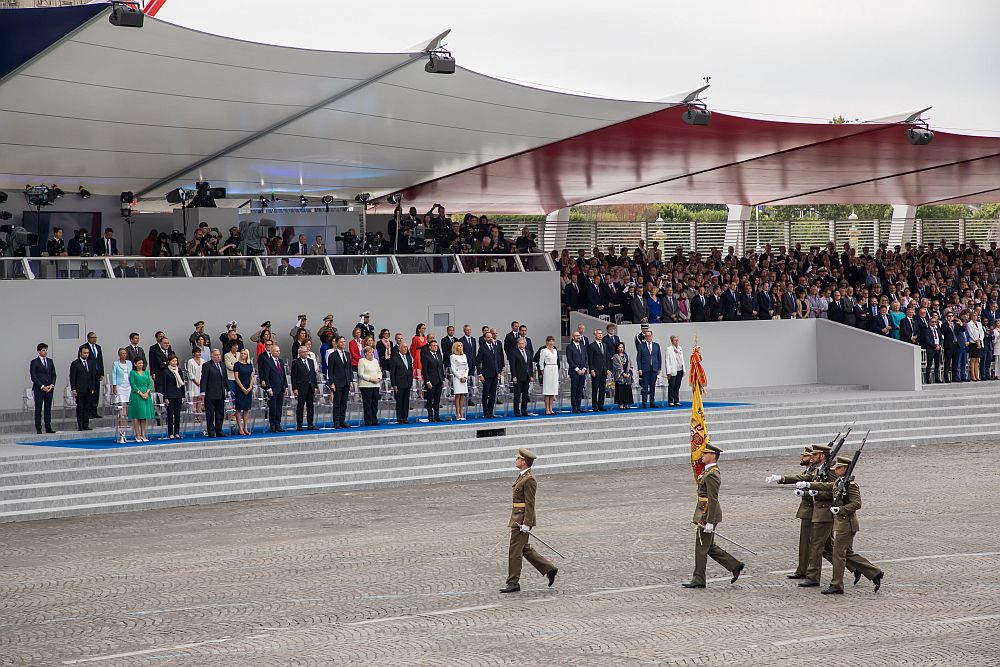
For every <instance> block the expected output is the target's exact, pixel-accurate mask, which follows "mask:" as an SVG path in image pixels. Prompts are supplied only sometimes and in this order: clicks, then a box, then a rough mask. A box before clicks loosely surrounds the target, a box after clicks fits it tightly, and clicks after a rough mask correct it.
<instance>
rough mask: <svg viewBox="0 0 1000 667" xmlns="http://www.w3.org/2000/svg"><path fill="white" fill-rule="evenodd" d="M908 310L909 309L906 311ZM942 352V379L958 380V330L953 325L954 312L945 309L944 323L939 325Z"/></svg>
mask: <svg viewBox="0 0 1000 667" xmlns="http://www.w3.org/2000/svg"><path fill="white" fill-rule="evenodd" d="M908 312H909V311H908ZM941 333H942V337H941V340H942V353H943V357H944V373H943V375H944V381H945V382H957V381H958V375H959V373H958V331H957V329H956V327H955V314H954V313H953V312H951V311H950V310H946V311H945V314H944V323H943V324H942V325H941Z"/></svg>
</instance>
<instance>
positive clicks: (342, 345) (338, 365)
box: [326, 336, 352, 428]
mask: <svg viewBox="0 0 1000 667" xmlns="http://www.w3.org/2000/svg"><path fill="white" fill-rule="evenodd" d="M326 367H327V377H328V378H329V383H330V391H332V392H333V427H334V428H350V427H349V426H348V425H347V399H348V397H349V396H350V392H351V380H352V375H351V355H350V353H348V351H347V339H346V338H344V337H343V336H337V345H336V347H334V348H333V349H332V350H330V352H329V354H327V356H326Z"/></svg>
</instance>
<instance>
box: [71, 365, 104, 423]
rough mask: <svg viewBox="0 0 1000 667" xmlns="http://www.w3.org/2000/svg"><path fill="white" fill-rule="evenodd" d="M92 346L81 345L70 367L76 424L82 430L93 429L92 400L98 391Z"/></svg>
mask: <svg viewBox="0 0 1000 667" xmlns="http://www.w3.org/2000/svg"><path fill="white" fill-rule="evenodd" d="M89 357H90V348H89V347H87V346H86V345H81V346H80V348H79V350H78V351H77V358H76V360H75V361H74V362H73V363H72V364H70V367H69V386H70V390H71V391H72V392H73V396H74V398H76V425H77V427H78V428H79V429H80V430H81V431H92V430H93V429H92V428H90V415H91V413H92V412H93V408H91V402H92V401H93V398H94V395H95V394H96V392H97V368H95V367H94V363H93V362H92V361H90V359H89Z"/></svg>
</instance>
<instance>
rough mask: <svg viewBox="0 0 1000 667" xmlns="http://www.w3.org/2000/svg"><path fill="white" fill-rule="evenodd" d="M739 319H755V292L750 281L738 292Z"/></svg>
mask: <svg viewBox="0 0 1000 667" xmlns="http://www.w3.org/2000/svg"><path fill="white" fill-rule="evenodd" d="M740 319H741V320H755V319H757V294H756V293H755V292H754V291H753V285H751V284H750V283H747V284H746V285H744V286H743V292H742V293H741V294H740Z"/></svg>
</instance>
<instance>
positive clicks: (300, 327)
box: [288, 315, 312, 356]
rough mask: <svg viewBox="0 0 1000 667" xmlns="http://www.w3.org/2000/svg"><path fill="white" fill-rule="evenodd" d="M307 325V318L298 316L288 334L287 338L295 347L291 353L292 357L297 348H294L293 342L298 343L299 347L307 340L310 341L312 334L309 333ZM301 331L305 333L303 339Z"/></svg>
mask: <svg viewBox="0 0 1000 667" xmlns="http://www.w3.org/2000/svg"><path fill="white" fill-rule="evenodd" d="M308 324H309V318H308V317H306V316H305V315H299V316H298V318H297V319H296V320H295V326H294V327H292V328H291V330H289V332H288V337H289V338H291V339H292V345H293V347H295V350H293V351H292V355H293V356H295V355H296V353H297V351H298V347H297V346H295V341H299V345H301V344H302V343H304V342H305V341H307V340H312V334H310V333H309V327H308ZM303 331H305V339H302V336H303V334H302V333H301V332H303Z"/></svg>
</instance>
